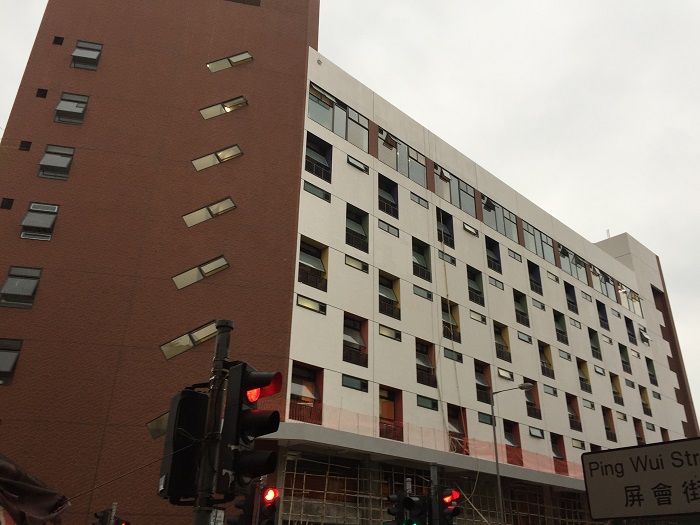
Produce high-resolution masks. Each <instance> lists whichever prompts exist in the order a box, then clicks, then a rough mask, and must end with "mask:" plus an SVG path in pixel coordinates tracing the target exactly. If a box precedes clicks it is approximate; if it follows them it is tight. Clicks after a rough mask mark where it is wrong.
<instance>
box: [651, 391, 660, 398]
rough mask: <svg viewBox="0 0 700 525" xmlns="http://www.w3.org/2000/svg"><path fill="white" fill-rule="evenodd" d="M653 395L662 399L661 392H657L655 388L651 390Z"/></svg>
mask: <svg viewBox="0 0 700 525" xmlns="http://www.w3.org/2000/svg"><path fill="white" fill-rule="evenodd" d="M651 395H652V396H654V399H661V394H659V393H658V392H655V391H654V390H652V391H651Z"/></svg>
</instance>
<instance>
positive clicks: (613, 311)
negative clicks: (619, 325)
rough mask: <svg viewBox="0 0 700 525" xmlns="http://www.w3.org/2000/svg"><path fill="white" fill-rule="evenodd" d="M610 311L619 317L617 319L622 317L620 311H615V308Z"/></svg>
mask: <svg viewBox="0 0 700 525" xmlns="http://www.w3.org/2000/svg"><path fill="white" fill-rule="evenodd" d="M610 311H611V312H612V314H613V315H614V316H615V317H617V318H619V317H620V312H618V311H617V310H615V309H614V308H611V309H610Z"/></svg>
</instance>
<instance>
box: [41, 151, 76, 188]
mask: <svg viewBox="0 0 700 525" xmlns="http://www.w3.org/2000/svg"><path fill="white" fill-rule="evenodd" d="M74 153H75V148H69V147H67V146H52V145H48V146H46V153H44V156H43V157H42V158H41V161H39V177H44V178H47V179H60V180H66V179H67V178H68V174H69V172H70V166H71V164H72V163H73V154H74Z"/></svg>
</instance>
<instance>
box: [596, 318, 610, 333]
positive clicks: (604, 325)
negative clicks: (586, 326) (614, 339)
mask: <svg viewBox="0 0 700 525" xmlns="http://www.w3.org/2000/svg"><path fill="white" fill-rule="evenodd" d="M598 320H599V321H600V327H601V328H605V329H606V330H610V323H608V320H607V319H605V318H603V317H599V318H598Z"/></svg>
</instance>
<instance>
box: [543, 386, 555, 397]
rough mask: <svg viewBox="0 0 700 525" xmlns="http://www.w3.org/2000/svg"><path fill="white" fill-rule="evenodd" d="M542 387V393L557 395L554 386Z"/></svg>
mask: <svg viewBox="0 0 700 525" xmlns="http://www.w3.org/2000/svg"><path fill="white" fill-rule="evenodd" d="M542 386H543V387H544V393H545V394H549V395H550V396H554V397H557V396H558V395H559V393H558V392H557V389H556V388H554V387H553V386H549V385H542Z"/></svg>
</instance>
